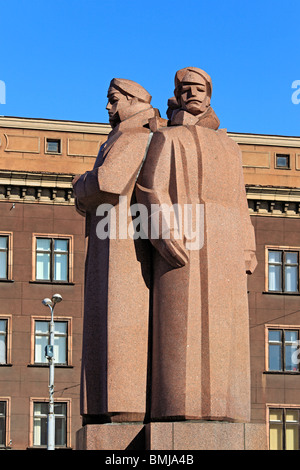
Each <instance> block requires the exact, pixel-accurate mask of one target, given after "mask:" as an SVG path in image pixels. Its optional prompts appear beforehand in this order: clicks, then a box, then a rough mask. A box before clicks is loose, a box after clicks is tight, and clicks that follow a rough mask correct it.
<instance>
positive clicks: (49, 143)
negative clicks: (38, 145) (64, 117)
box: [46, 139, 61, 153]
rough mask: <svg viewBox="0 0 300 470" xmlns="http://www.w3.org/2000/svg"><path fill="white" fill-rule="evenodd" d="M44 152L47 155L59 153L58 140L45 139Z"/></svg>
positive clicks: (59, 145) (59, 144)
mask: <svg viewBox="0 0 300 470" xmlns="http://www.w3.org/2000/svg"><path fill="white" fill-rule="evenodd" d="M46 152H47V153H61V141H60V139H46Z"/></svg>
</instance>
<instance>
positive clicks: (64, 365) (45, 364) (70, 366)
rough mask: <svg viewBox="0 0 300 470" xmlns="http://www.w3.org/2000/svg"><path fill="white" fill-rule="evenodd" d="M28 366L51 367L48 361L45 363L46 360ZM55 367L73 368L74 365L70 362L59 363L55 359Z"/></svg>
mask: <svg viewBox="0 0 300 470" xmlns="http://www.w3.org/2000/svg"><path fill="white" fill-rule="evenodd" d="M27 367H46V368H48V367H49V364H48V363H44V362H40V363H37V364H27ZM54 367H56V368H58V367H60V368H62V369H73V368H74V366H72V365H69V364H57V363H56V362H55V361H54Z"/></svg>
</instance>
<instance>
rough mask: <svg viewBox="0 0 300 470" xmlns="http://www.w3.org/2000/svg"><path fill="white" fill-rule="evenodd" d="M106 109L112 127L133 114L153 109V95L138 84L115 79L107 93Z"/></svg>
mask: <svg viewBox="0 0 300 470" xmlns="http://www.w3.org/2000/svg"><path fill="white" fill-rule="evenodd" d="M107 98H108V103H107V106H106V109H107V111H108V114H109V122H110V124H111V126H112V127H115V126H116V125H118V124H119V123H120V122H121V121H124V119H127V118H128V117H130V116H132V115H133V114H136V113H138V112H139V111H143V110H144V109H149V108H151V105H150V102H151V98H152V97H151V95H150V94H149V93H148V92H147V90H145V88H143V87H142V86H141V85H139V84H138V83H136V82H133V81H131V80H125V79H123V78H114V79H113V80H112V81H111V82H110V85H109V89H108V92H107Z"/></svg>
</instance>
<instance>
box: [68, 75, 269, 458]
mask: <svg viewBox="0 0 300 470" xmlns="http://www.w3.org/2000/svg"><path fill="white" fill-rule="evenodd" d="M211 94H212V82H211V79H210V77H209V75H208V74H207V73H206V72H204V71H203V70H201V69H198V68H195V67H187V68H184V69H182V70H179V71H178V72H177V73H176V75H175V90H174V97H172V98H171V99H170V100H169V102H168V106H169V108H168V111H167V116H168V121H167V120H163V119H161V118H160V116H159V113H158V111H157V110H154V109H153V108H152V107H151V106H150V96H149V94H148V93H147V92H146V91H145V90H144V89H143V88H142V87H140V86H139V85H137V84H135V83H134V82H130V81H127V80H117V79H114V80H112V82H111V85H110V88H109V92H108V97H109V104H108V108H107V109H108V111H109V115H110V122H111V124H112V126H113V130H112V132H111V134H110V135H109V137H108V140H107V142H106V144H104V146H103V147H102V148H101V149H100V153H99V156H98V158H97V161H96V164H95V167H94V169H93V170H92V171H90V172H87V173H86V174H85V175H82V176H80V177H78V178H75V180H74V192H75V197H76V206H77V210H78V211H80V213H81V214H83V215H85V216H86V220H87V231H88V236H89V245H88V246H89V248H88V254H87V264H86V287H85V313H84V315H85V318H84V333H83V366H82V392H81V396H82V415H83V417H84V421H83V424H84V425H85V426H84V427H83V428H82V429H81V430H80V431H79V433H78V448H81V449H95V448H99V449H114V450H118V449H126V448H137V449H156V450H171V449H175V450H183V449H189V450H191V449H257V448H265V427H264V426H260V425H255V424H251V423H250V404H251V399H250V353H249V320H248V302H247V274H251V273H252V272H253V270H254V269H255V267H256V257H255V238H254V230H253V227H252V224H251V221H250V216H249V213H248V206H247V200H246V194H245V187H244V181H243V171H242V161H241V153H240V150H239V147H238V146H237V144H235V143H234V142H233V141H232V140H231V139H230V138H229V137H228V135H227V132H226V130H224V129H219V120H218V118H217V116H216V114H215V113H214V111H213V109H212V108H211V106H210V100H211ZM115 98H116V99H117V102H114V99H115ZM135 107H136V108H135ZM120 196H127V197H128V202H127V204H128V205H127V210H129V212H128V213H130V207H132V205H133V204H134V205H135V207H136V205H137V207H138V208H139V210H140V214H141V215H142V217H141V218H140V226H141V228H142V230H141V231H140V232H139V235H140V236H137V237H129V238H128V237H127V238H126V237H125V238H120V237H118V236H117V237H116V238H115V239H114V238H111V237H110V238H109V237H108V238H106V239H105V240H102V239H101V240H99V233H97V221H99V220H102V219H101V216H102V217H103V215H104V214H103V213H102V212H101V210H99V207H101V206H103V204H107V203H108V204H110V206H109V207H107V211H108V212H109V211H110V210H112V209H113V210H116V211H119V212H118V216H119V213H120V205H121V203H120V201H122V199H120ZM136 203H137V204H136ZM130 205H131V206H130ZM97 207H98V209H97ZM110 208H111V209H110ZM99 218H100V219H99ZM117 219H118V220H120V217H117ZM98 223H99V222H98ZM110 229H111V227H110ZM98 232H99V231H98ZM116 422H119V423H122V424H120V425H116ZM112 423H113V426H112Z"/></svg>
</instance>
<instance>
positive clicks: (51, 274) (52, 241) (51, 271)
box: [35, 236, 70, 284]
mask: <svg viewBox="0 0 300 470" xmlns="http://www.w3.org/2000/svg"><path fill="white" fill-rule="evenodd" d="M37 240H50V258H49V259H50V269H49V279H40V278H38V277H37V254H38V253H47V251H45V250H38V248H37ZM56 240H65V241H67V242H68V248H67V250H66V251H61V250H59V251H57V250H55V241H56ZM56 253H59V254H64V255H67V279H64V280H60V279H54V273H55V254H56ZM35 280H36V281H40V282H49V283H52V282H55V283H62V284H63V283H66V282H69V281H70V238H68V237H66V238H64V237H60V238H56V237H42V236H37V237H35Z"/></svg>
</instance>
